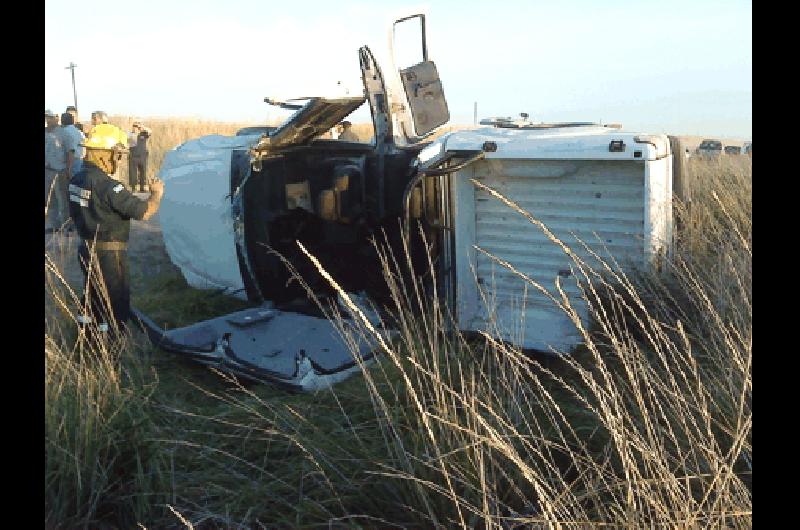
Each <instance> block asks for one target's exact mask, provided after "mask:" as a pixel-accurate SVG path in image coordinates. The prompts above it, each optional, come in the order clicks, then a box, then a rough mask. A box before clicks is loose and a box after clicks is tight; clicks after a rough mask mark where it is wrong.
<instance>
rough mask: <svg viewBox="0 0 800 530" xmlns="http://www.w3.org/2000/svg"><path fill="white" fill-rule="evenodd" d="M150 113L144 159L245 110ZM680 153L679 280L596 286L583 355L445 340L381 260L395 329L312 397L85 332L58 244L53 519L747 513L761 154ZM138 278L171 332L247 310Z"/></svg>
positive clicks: (305, 520)
mask: <svg viewBox="0 0 800 530" xmlns="http://www.w3.org/2000/svg"><path fill="white" fill-rule="evenodd" d="M112 121H114V120H112ZM116 123H117V124H118V125H126V124H125V123H123V122H122V121H121V119H119V118H118V119H117V122H116ZM148 125H149V126H150V127H151V128H152V129H153V133H154V134H153V136H154V139H153V144H152V145H153V151H152V152H151V161H152V163H151V167H152V168H153V171H154V170H155V169H156V168H157V163H156V161H157V160H158V161H160V160H161V159H163V154H164V153H165V152H166V150H168V149H171V148H172V147H174V146H175V145H177V144H178V143H180V142H182V141H184V140H186V139H188V138H191V137H196V136H200V135H203V134H209V133H212V132H216V133H221V134H231V133H232V132H234V131H235V130H236V129H238V128H240V127H241V126H245V125H253V124H241V125H240V124H235V125H232V124H213V123H208V122H197V123H191V124H190V123H185V122H181V123H171V122H170V121H169V120H163V122H162V123H158V122H156V121H155V120H154V121H153V122H151V123H148ZM363 133H364V131H359V130H357V134H363ZM369 134H371V131H370V132H369ZM157 146H158V147H157ZM690 164H691V166H692V170H693V173H694V175H695V176H696V178H695V181H694V188H693V199H692V203H691V205H683V204H678V205H676V215H677V216H678V221H679V226H680V227H681V228H680V231H679V232H678V234H677V236H676V245H675V255H674V258H673V260H672V261H671V262H670V264H669V265H668V267H667V270H666V271H664V274H663V275H661V276H658V277H635V278H627V277H617V278H612V279H611V280H609V279H606V280H602V281H600V280H597V281H596V282H594V283H592V284H591V285H592V286H593V287H594V289H587V295H586V296H587V301H588V303H589V305H590V308H591V312H592V315H593V317H594V318H593V320H594V324H593V327H592V328H591V329H588V330H585V335H584V339H585V341H584V342H585V345H584V346H582V347H580V348H579V349H578V351H576V352H575V353H574V355H573V356H572V357H569V358H564V359H561V360H556V359H552V358H546V357H539V356H530V355H527V354H525V353H524V352H521V351H519V350H517V349H515V348H513V347H511V346H509V345H507V344H502V343H498V342H496V341H494V340H492V339H491V337H488V336H486V337H478V338H475V337H470V338H467V337H463V336H461V335H460V334H457V333H456V334H448V333H445V331H444V330H445V329H446V327H447V326H446V324H447V323H448V321H447V319H448V317H447V314H446V312H444V311H443V310H442V308H441V307H440V304H439V303H437V301H436V300H432V301H424V302H423V301H420V300H418V299H416V298H415V297H414V296H413V295H412V293H413V289H412V288H411V286H401V285H398V284H397V283H396V282H397V278H398V275H397V274H394V273H395V272H396V268H397V267H402V266H403V265H402V263H403V260H402V256H398V258H399V260H398V263H399V265H397V264H396V263H395V262H394V261H393V260H392V259H391V257H389V256H386V257H385V258H386V260H385V263H384V265H385V267H384V269H385V272H386V281H387V282H388V283H389V285H390V287H391V288H392V291H393V292H394V293H395V294H394V302H393V306H392V307H390V309H391V310H392V311H393V312H394V314H395V315H397V316H398V323H397V329H398V330H399V338H398V339H397V340H396V341H394V342H393V343H391V344H387V345H386V346H385V348H383V351H382V352H381V355H379V356H378V362H377V363H376V364H375V365H373V366H372V367H371V368H370V369H368V370H367V371H366V372H365V373H364V375H363V377H358V376H356V377H353V378H351V379H350V380H348V381H345V382H344V383H341V384H339V385H337V386H335V387H334V388H332V389H330V390H327V391H322V392H319V393H316V394H310V395H290V394H286V393H284V392H282V391H279V390H276V389H274V388H272V387H269V386H265V385H242V384H240V383H238V382H236V381H233V380H230V379H229V378H226V377H224V376H223V375H221V374H217V373H214V372H213V371H211V370H209V369H207V368H203V367H201V366H197V365H193V364H189V363H185V362H183V361H181V360H180V359H177V358H176V357H175V356H173V355H169V354H166V353H164V352H161V351H159V350H156V349H153V348H152V347H151V346H149V345H148V344H147V343H146V341H144V340H143V339H142V338H141V337H139V336H136V337H133V338H132V339H131V340H130V341H129V342H128V343H126V344H123V345H122V346H121V347H120V349H119V350H118V351H108V350H107V349H106V348H104V347H100V348H98V347H93V346H92V345H91V344H88V343H87V341H85V340H77V339H78V337H77V331H76V327H75V324H74V322H72V321H71V320H70V318H69V316H68V315H69V313H70V311H74V308H75V305H76V303H77V297H76V294H77V293H76V292H75V291H74V288H75V287H76V286H75V283H74V279H73V280H68V281H67V282H66V283H67V284H70V283H71V285H72V289H70V288H69V287H68V285H65V282H62V281H61V279H60V277H59V276H60V274H61V270H62V269H61V267H60V263H61V262H63V260H64V259H73V258H71V257H70V256H68V255H66V254H67V253H66V252H62V253H61V255H59V252H58V251H55V250H54V251H51V252H50V253H49V256H48V257H49V258H50V261H48V263H49V266H48V268H47V270H46V272H47V277H48V288H47V293H46V297H45V298H46V299H45V305H46V311H47V313H46V325H47V329H48V333H47V336H46V337H45V357H46V370H45V380H46V389H45V419H46V440H45V454H46V467H45V496H46V503H45V508H46V513H45V524H46V527H48V528H76V527H86V528H136V527H137V525H140V527H141V526H143V527H146V528H185V527H190V526H191V527H194V528H275V527H293V528H294V527H298V528H320V527H326V528H329V527H347V528H353V527H356V528H358V527H362V528H371V527H381V528H396V527H397V528H400V527H407V528H429V527H459V526H466V527H468V528H560V527H563V528H590V527H600V526H603V527H606V526H608V527H612V528H618V527H623V528H653V527H658V528H661V527H668V528H676V527H678V528H693V527H714V528H718V527H725V528H729V527H730V528H749V527H751V526H752V408H751V407H752V366H751V363H752V287H751V286H752V167H751V159H750V158H749V157H727V156H725V157H722V158H721V159H720V160H714V161H709V160H698V159H691V160H690ZM510 211H511V212H513V207H512V208H511V210H510ZM517 215H523V213H521V212H520V213H517ZM530 229H531V230H537V229H538V228H537V227H536V226H535V225H534V224H531V228H530ZM580 265H581V264H580V263H576V266H580ZM585 277H586V278H592V277H593V275H592V271H585ZM132 283H133V285H138V286H141V288H140V289H138V290H137V291H136V292H135V293H134V300H133V302H134V304H135V305H136V306H137V307H140V308H141V309H142V310H144V311H145V312H146V313H149V314H151V315H152V316H154V317H156V318H159V317H161V318H166V317H167V316H168V315H169V319H170V324H172V325H182V324H188V323H190V322H194V321H197V320H200V319H203V318H208V317H211V316H215V315H218V314H222V313H224V312H227V311H230V310H232V309H236V308H239V307H242V306H243V305H244V303H243V302H241V301H239V300H236V299H232V298H228V297H224V296H222V295H215V294H209V293H207V292H202V291H197V290H194V289H191V288H189V287H188V286H187V285H186V283H185V281H183V279H182V278H181V277H180V275H178V274H175V273H165V274H160V275H153V276H148V277H136V278H133V279H132ZM588 285H589V284H588V283H587V286H588ZM117 356H119V357H120V359H121V361H120V363H115V362H114V360H113V359H114V358H116V357H117Z"/></svg>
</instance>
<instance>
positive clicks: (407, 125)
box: [389, 13, 450, 144]
mask: <svg viewBox="0 0 800 530" xmlns="http://www.w3.org/2000/svg"><path fill="white" fill-rule="evenodd" d="M417 21H418V22H419V28H420V31H419V33H418V34H416V35H413V36H411V37H410V39H411V42H408V41H405V42H402V43H400V45H398V42H397V30H398V27H402V28H403V32H404V33H407V32H408V31H409V30H411V29H412V28H411V27H409V25H413V24H414V23H415V22H417ZM416 39H420V40H421V42H420V44H421V52H422V53H421V57H415V58H413V59H412V61H411V62H412V63H413V64H411V65H410V66H405V67H404V66H402V65H400V64H398V54H397V52H398V51H401V48H402V51H404V52H408V51H409V50H407V49H406V48H408V47H412V46H414V45H415V44H414V41H415V40H416ZM389 42H390V46H391V55H392V61H393V63H394V68H395V72H393V74H395V75H394V76H393V78H394V83H392V85H393V86H392V87H391V90H390V92H391V99H392V108H393V109H397V110H398V111H399V112H395V113H394V117H395V119H396V121H397V126H398V128H399V129H400V130H399V131H396V133H397V132H401V133H402V138H397V134H396V136H395V137H396V138H397V139H398V140H400V141H399V142H398V143H399V144H402V143H416V142H417V141H419V140H421V139H422V138H424V137H425V136H426V135H427V134H429V133H431V132H432V131H433V130H434V129H436V128H437V127H439V126H441V125H444V124H445V123H447V122H448V121H449V120H450V111H449V109H448V108H447V100H446V99H445V97H444V91H443V89H442V82H441V80H440V79H439V72H438V70H437V69H436V65H435V64H434V63H433V61H431V60H430V59H429V58H428V43H427V37H426V33H425V15H424V14H422V13H418V14H414V15H410V16H407V17H403V18H400V19H397V20H395V21H394V23H393V24H392V27H391V29H390V34H389Z"/></svg>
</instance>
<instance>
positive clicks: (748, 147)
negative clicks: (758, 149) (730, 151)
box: [742, 142, 753, 156]
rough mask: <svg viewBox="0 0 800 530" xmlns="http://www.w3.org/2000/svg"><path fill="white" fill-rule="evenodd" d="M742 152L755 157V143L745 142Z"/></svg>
mask: <svg viewBox="0 0 800 530" xmlns="http://www.w3.org/2000/svg"><path fill="white" fill-rule="evenodd" d="M742 152H743V153H744V154H746V155H748V156H753V142H745V143H744V146H742Z"/></svg>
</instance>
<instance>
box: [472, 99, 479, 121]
mask: <svg viewBox="0 0 800 530" xmlns="http://www.w3.org/2000/svg"><path fill="white" fill-rule="evenodd" d="M472 125H478V102H477V101H476V102H475V107H474V108H473V110H472Z"/></svg>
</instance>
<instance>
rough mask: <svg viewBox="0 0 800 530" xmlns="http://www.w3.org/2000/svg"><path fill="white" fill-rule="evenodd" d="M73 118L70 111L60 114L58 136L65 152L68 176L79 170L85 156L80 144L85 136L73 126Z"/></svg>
mask: <svg viewBox="0 0 800 530" xmlns="http://www.w3.org/2000/svg"><path fill="white" fill-rule="evenodd" d="M74 120H75V117H74V116H73V115H72V113H70V112H65V113H64V114H62V115H61V128H60V136H61V137H62V143H63V147H64V151H65V152H66V157H67V171H68V175H69V177H70V178H72V176H73V175H75V173H77V172H78V171H80V170H81V165H82V164H83V158H84V156H86V150H85V149H84V147H83V145H82V144H83V142H84V140H85V139H86V137H85V136H84V134H83V133H82V132H81V131H80V130H79V129H78V128H77V127H75V123H74Z"/></svg>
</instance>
